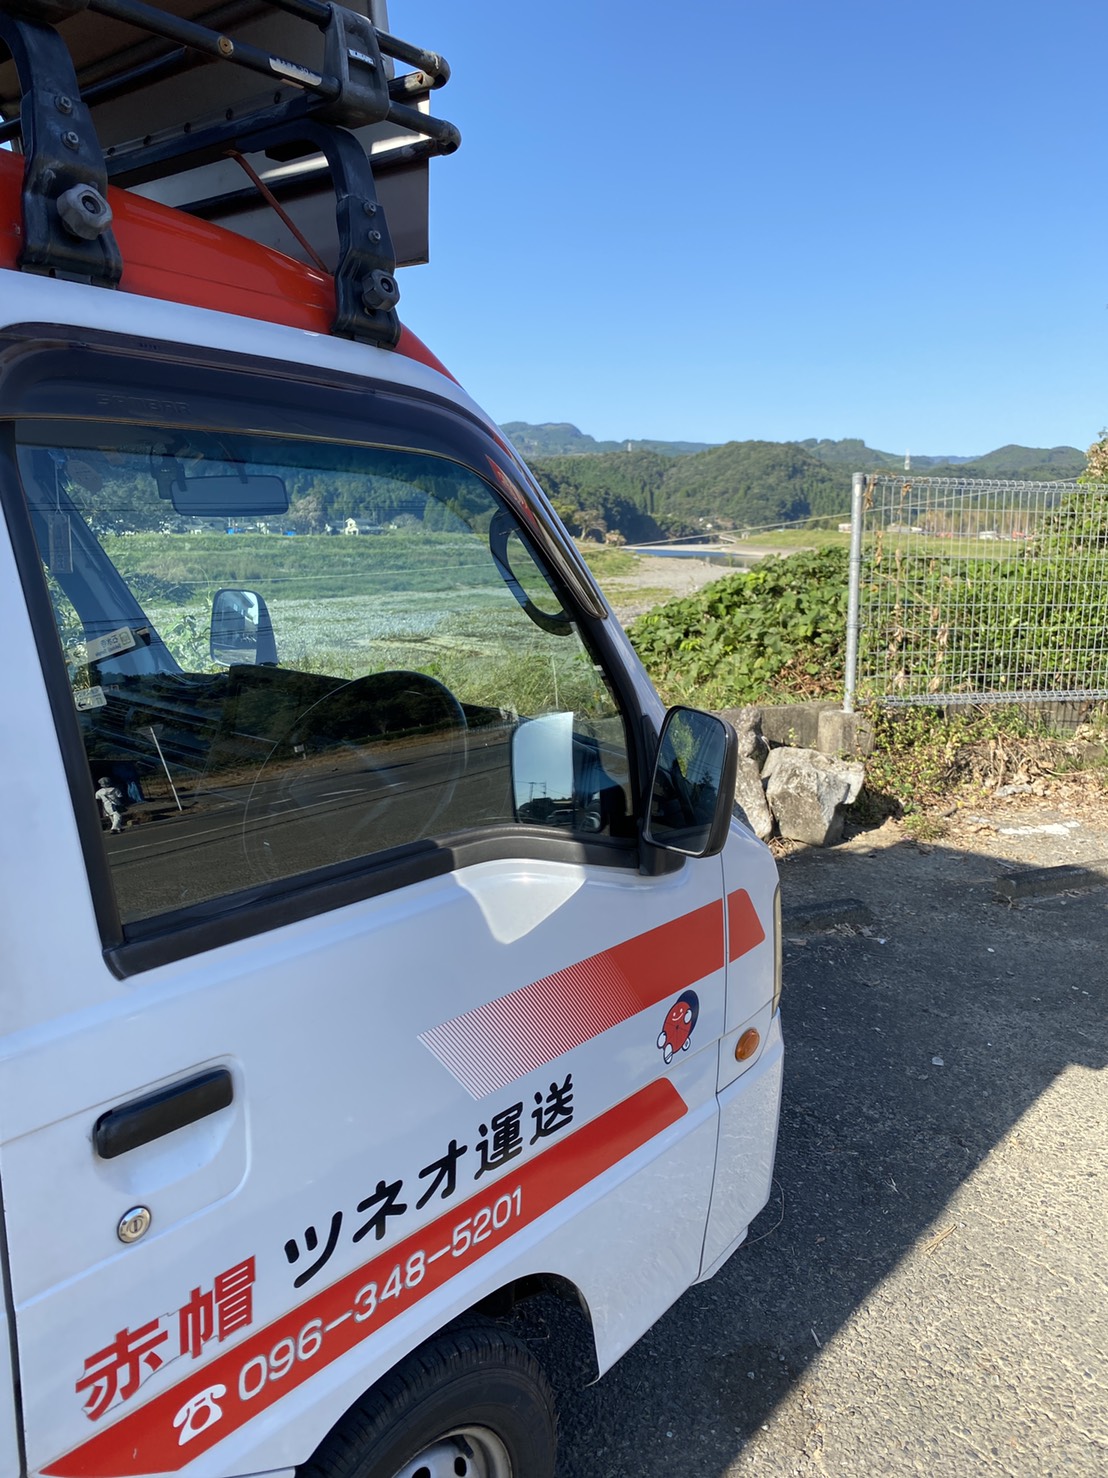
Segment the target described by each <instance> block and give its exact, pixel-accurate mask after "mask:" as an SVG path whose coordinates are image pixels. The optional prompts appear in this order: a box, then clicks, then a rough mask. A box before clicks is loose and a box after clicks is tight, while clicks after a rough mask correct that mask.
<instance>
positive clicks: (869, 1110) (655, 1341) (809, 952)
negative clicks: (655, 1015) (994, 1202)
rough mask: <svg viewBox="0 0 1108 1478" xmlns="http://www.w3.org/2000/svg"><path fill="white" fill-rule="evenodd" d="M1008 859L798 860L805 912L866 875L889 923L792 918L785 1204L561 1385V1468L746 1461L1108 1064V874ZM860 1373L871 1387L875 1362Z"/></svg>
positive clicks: (690, 1474) (796, 895)
mask: <svg viewBox="0 0 1108 1478" xmlns="http://www.w3.org/2000/svg"><path fill="white" fill-rule="evenodd" d="M1006 870H1007V868H1006V865H1005V864H1003V863H1001V862H1000V861H998V860H997V859H996V858H990V857H988V856H982V855H980V854H974V853H966V852H960V851H957V850H954V849H953V848H949V847H944V848H934V849H931V850H929V851H927V852H925V851H924V850H923V849H918V848H917V847H916V846H915V845H913V844H911V843H908V842H902V843H898V844H897V845H895V846H891V847H888V848H885V849H883V850H880V851H878V852H876V853H874V854H871V855H868V856H867V855H864V854H863V853H859V852H853V853H839V854H831V853H823V854H818V853H805V854H800V855H799V856H798V857H796V858H792V859H788V860H786V861H785V863H784V864H783V866H782V895H783V900H784V904H785V909H786V912H788V910H789V909H790V907H796V906H797V905H806V904H813V903H816V902H819V901H821V900H824V899H827V898H831V897H843V896H846V895H849V896H851V897H853V898H857V899H860V900H861V901H862V902H863V903H864V904H866V905H867V906H868V907H869V909H870V910H872V913H873V916H874V924H873V926H872V927H871V928H870V929H869V931H868V932H863V931H862V930H860V929H858V928H857V927H856V926H855V928H854V929H853V931H851V929H850V928H849V926H846V927H844V928H842V929H840V930H838V931H832V932H830V933H822V934H812V935H808V936H795V935H794V936H790V929H789V925H788V922H787V921H786V928H785V934H786V940H787V943H786V952H785V995H784V1006H783V1018H784V1027H785V1039H786V1076H785V1097H784V1105H783V1110H782V1121H781V1134H780V1143H779V1148H778V1160H777V1171H776V1180H775V1184H774V1189H773V1195H772V1199H771V1201H770V1204H769V1205H768V1207H767V1208H766V1210H765V1211H764V1212H763V1213H762V1215H761V1216H760V1217H759V1218H758V1220H757V1221H756V1222H755V1224H754V1225H753V1227H752V1228H751V1234H750V1238H749V1240H748V1243H747V1245H746V1246H745V1247H744V1248H742V1249H741V1250H740V1251H739V1252H737V1253H736V1254H735V1256H734V1257H733V1258H732V1259H731V1261H730V1262H729V1263H728V1264H727V1265H726V1266H725V1268H724V1269H723V1270H722V1272H721V1273H720V1274H718V1275H717V1277H716V1278H715V1279H714V1280H713V1281H712V1282H711V1283H708V1284H705V1285H703V1286H701V1287H698V1288H695V1289H693V1290H691V1291H690V1292H689V1293H688V1294H686V1295H685V1297H684V1298H682V1299H681V1300H680V1301H679V1302H678V1304H677V1305H675V1307H674V1308H673V1309H671V1310H670V1311H669V1313H668V1314H667V1315H666V1316H665V1317H664V1318H663V1319H662V1320H661V1322H660V1323H659V1324H658V1325H657V1326H655V1328H654V1329H653V1330H652V1331H651V1332H650V1333H649V1334H648V1335H647V1336H646V1337H645V1338H644V1339H643V1340H642V1341H641V1342H640V1343H639V1344H638V1345H637V1346H635V1347H634V1348H633V1349H632V1350H631V1351H630V1352H629V1353H628V1354H627V1355H626V1356H625V1357H624V1358H623V1359H622V1360H621V1361H620V1362H619V1363H618V1364H617V1365H616V1366H615V1367H614V1369H613V1370H611V1371H610V1372H609V1373H608V1374H607V1375H606V1376H605V1377H604V1379H603V1380H602V1381H601V1382H600V1383H599V1384H598V1385H594V1386H591V1387H588V1388H586V1389H585V1390H570V1391H566V1392H565V1393H564V1394H563V1395H562V1412H563V1418H562V1437H561V1458H560V1462H559V1468H558V1474H559V1478H655V1475H656V1478H663V1475H664V1478H709V1475H718V1474H720V1473H723V1472H725V1471H726V1470H727V1468H728V1466H729V1464H731V1463H732V1462H734V1460H735V1459H736V1457H737V1456H738V1455H739V1454H740V1453H741V1452H743V1450H744V1449H745V1448H747V1447H748V1446H749V1445H750V1444H752V1443H756V1441H757V1435H758V1433H759V1431H760V1429H761V1426H762V1424H763V1423H764V1422H766V1421H767V1420H768V1417H769V1415H770V1414H771V1413H772V1412H773V1411H774V1409H775V1408H776V1407H777V1405H778V1404H779V1403H780V1402H781V1401H782V1398H784V1397H785V1396H786V1395H789V1394H790V1393H791V1392H792V1391H793V1388H794V1387H795V1386H796V1385H797V1383H798V1382H800V1383H802V1377H803V1376H804V1374H805V1371H806V1370H807V1368H808V1366H809V1365H810V1363H811V1362H812V1360H813V1358H815V1357H816V1356H817V1355H818V1354H819V1350H820V1348H821V1347H822V1346H825V1345H826V1344H827V1342H828V1341H829V1340H831V1339H832V1338H833V1337H834V1336H835V1334H836V1331H838V1330H839V1329H840V1328H841V1327H842V1326H843V1324H844V1323H845V1322H846V1321H847V1320H849V1319H850V1318H851V1316H852V1314H853V1313H854V1312H855V1310H857V1309H858V1308H859V1306H860V1304H861V1303H862V1302H863V1301H864V1300H866V1299H867V1297H868V1296H869V1295H870V1294H871V1293H873V1291H874V1289H875V1286H876V1285H877V1284H878V1283H880V1281H881V1280H882V1279H883V1278H885V1277H886V1275H887V1274H889V1273H890V1272H891V1271H892V1270H893V1269H894V1268H895V1267H896V1266H897V1264H898V1262H899V1261H900V1259H901V1258H903V1257H904V1255H905V1253H906V1252H908V1251H909V1249H912V1248H913V1247H916V1246H917V1245H918V1244H919V1243H920V1241H921V1239H923V1238H926V1237H927V1236H929V1235H930V1234H931V1233H932V1232H933V1230H934V1224H935V1223H936V1220H937V1219H938V1218H940V1217H941V1216H942V1213H943V1210H944V1206H945V1205H946V1203H947V1201H948V1200H949V1198H950V1197H951V1196H952V1194H953V1193H954V1192H955V1191H956V1190H957V1189H958V1187H959V1186H960V1185H961V1184H962V1183H963V1182H964V1181H965V1179H966V1178H967V1177H968V1176H969V1175H970V1174H971V1173H972V1172H973V1171H974V1170H975V1169H976V1168H977V1167H978V1166H979V1165H980V1164H981V1162H982V1161H983V1160H984V1159H985V1157H986V1156H988V1155H989V1153H990V1151H991V1150H992V1149H993V1148H994V1146H996V1145H997V1143H998V1142H999V1141H1000V1140H1001V1139H1002V1138H1003V1137H1004V1136H1005V1135H1006V1134H1007V1133H1008V1131H1009V1130H1010V1129H1011V1128H1012V1126H1013V1125H1014V1124H1015V1123H1016V1121H1017V1120H1019V1118H1020V1117H1021V1115H1023V1114H1024V1112H1025V1111H1026V1110H1027V1109H1028V1108H1029V1107H1030V1106H1031V1105H1032V1104H1033V1103H1034V1102H1035V1100H1036V1099H1037V1098H1038V1097H1039V1095H1041V1094H1042V1093H1043V1092H1044V1090H1045V1089H1047V1088H1048V1087H1049V1086H1050V1084H1051V1083H1053V1082H1054V1080H1055V1079H1056V1078H1057V1077H1058V1075H1059V1074H1061V1073H1062V1072H1063V1071H1064V1070H1065V1069H1066V1068H1067V1067H1069V1066H1070V1065H1071V1064H1080V1065H1083V1066H1084V1067H1087V1068H1103V1067H1104V1066H1105V1064H1106V1061H1108V1034H1106V1030H1105V1015H1104V1006H1105V1000H1104V997H1105V976H1106V974H1108V970H1106V968H1105V964H1104V961H1105V959H1106V958H1108V890H1105V889H1103V888H1102V889H1099V890H1093V891H1089V892H1084V893H1071V894H1069V895H1066V896H1060V895H1059V896H1045V897H1039V898H1034V899H1028V900H1026V901H1023V902H1020V903H1018V904H1017V905H1016V906H1011V905H1009V904H1005V903H1002V902H999V901H998V900H997V896H996V886H995V885H996V880H997V879H998V877H999V876H1001V875H1002V874H1003V873H1004V872H1005V871H1006ZM935 1058H940V1059H942V1066H938V1065H936V1064H935V1063H934V1062H933V1059H935ZM1090 1128H1091V1129H1092V1128H1093V1126H1090ZM1095 1214H1097V1213H1095V1212H1093V1211H1092V1210H1090V1215H1095ZM963 1296H964V1295H963ZM547 1317H549V1318H550V1319H551V1320H554V1319H556V1318H558V1315H557V1314H556V1313H555V1312H553V1311H550V1313H549V1314H548V1316H547ZM858 1386H859V1389H858V1390H857V1397H856V1399H857V1401H858V1402H859V1403H862V1404H864V1403H865V1402H866V1399H867V1391H866V1389H865V1388H864V1386H865V1382H864V1371H863V1370H862V1369H860V1370H859V1380H858ZM793 1404H796V1405H797V1406H798V1408H799V1409H798V1412H797V1420H798V1421H803V1420H805V1414H804V1410H803V1406H804V1403H803V1401H799V1402H797V1403H793ZM812 1419H813V1420H814V1417H813V1418H812ZM797 1440H798V1443H799V1441H800V1434H799V1433H798V1438H797Z"/></svg>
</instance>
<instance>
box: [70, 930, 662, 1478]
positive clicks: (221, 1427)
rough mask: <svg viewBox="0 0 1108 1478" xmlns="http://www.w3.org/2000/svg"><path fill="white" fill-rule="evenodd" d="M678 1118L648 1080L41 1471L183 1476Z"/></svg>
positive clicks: (85, 1477) (118, 1477)
mask: <svg viewBox="0 0 1108 1478" xmlns="http://www.w3.org/2000/svg"><path fill="white" fill-rule="evenodd" d="M647 937H649V936H647ZM685 1112H686V1105H685V1102H684V1100H683V1099H682V1098H681V1096H680V1094H679V1093H678V1092H677V1090H676V1089H675V1088H674V1086H673V1084H672V1083H671V1082H670V1081H669V1079H668V1078H659V1079H657V1080H656V1081H655V1082H653V1083H650V1084H648V1085H647V1086H646V1087H645V1088H642V1089H640V1091H639V1092H638V1093H635V1094H633V1095H632V1097H630V1098H628V1099H626V1100H624V1102H623V1103H619V1104H617V1105H616V1106H615V1108H612V1109H609V1110H608V1112H607V1113H605V1114H602V1115H601V1116H600V1118H598V1119H594V1120H593V1122H592V1123H591V1124H585V1125H583V1126H582V1127H581V1128H580V1129H577V1130H575V1131H574V1132H573V1133H572V1134H569V1135H567V1136H566V1138H565V1139H563V1140H561V1141H560V1142H558V1143H556V1144H554V1145H552V1146H551V1148H550V1149H548V1150H545V1151H544V1152H543V1153H542V1154H540V1155H536V1156H535V1157H534V1158H533V1159H531V1160H528V1161H527V1162H526V1163H525V1164H523V1165H521V1166H520V1168H519V1169H518V1170H516V1171H514V1172H511V1173H509V1174H507V1175H504V1176H502V1177H501V1178H500V1179H499V1180H497V1181H496V1182H495V1183H493V1184H492V1185H490V1186H487V1187H486V1188H485V1189H484V1190H482V1191H480V1192H479V1193H478V1194H477V1195H475V1196H471V1197H470V1198H469V1199H468V1200H467V1201H463V1202H461V1203H459V1204H458V1205H457V1206H455V1207H454V1208H453V1209H452V1210H451V1211H448V1212H447V1213H446V1214H445V1215H444V1216H440V1217H439V1218H438V1220H437V1221H434V1222H432V1223H431V1224H430V1225H429V1226H426V1227H423V1228H422V1229H421V1230H420V1231H418V1232H413V1233H412V1235H411V1236H409V1237H405V1238H404V1240H403V1241H402V1242H398V1243H397V1244H396V1245H395V1246H393V1247H391V1248H390V1249H389V1251H388V1252H386V1253H383V1254H381V1255H380V1256H379V1257H375V1258H373V1259H372V1261H370V1262H367V1263H365V1264H364V1265H363V1266H362V1267H360V1268H356V1269H355V1270H354V1271H353V1272H351V1273H348V1274H347V1275H346V1276H345V1277H344V1278H340V1279H339V1281H338V1282H337V1283H332V1284H331V1286H330V1287H329V1288H325V1289H323V1290H321V1292H319V1293H317V1294H316V1295H315V1297H314V1298H310V1299H308V1300H307V1302H305V1303H302V1304H300V1305H299V1306H298V1307H297V1308H295V1309H293V1310H291V1311H290V1312H289V1313H287V1314H284V1315H282V1316H281V1318H279V1319H277V1320H275V1321H274V1322H273V1323H272V1324H270V1325H268V1326H267V1327H266V1328H265V1329H262V1330H259V1331H257V1332H256V1333H255V1334H252V1335H251V1336H250V1337H249V1338H247V1339H244V1340H243V1341H242V1342H241V1343H240V1344H238V1345H236V1346H235V1348H234V1349H232V1350H228V1351H227V1353H226V1354H223V1355H220V1356H219V1357H218V1358H217V1359H214V1360H211V1361H209V1362H208V1363H207V1364H205V1365H202V1366H199V1367H197V1368H195V1369H194V1370H193V1371H192V1372H191V1374H190V1375H189V1376H188V1378H187V1379H186V1380H182V1381H178V1382H177V1384H176V1385H174V1386H172V1387H170V1389H169V1390H166V1391H163V1392H162V1393H161V1395H159V1396H155V1397H154V1398H153V1399H152V1400H151V1401H148V1402H147V1403H146V1405H145V1406H141V1407H138V1408H137V1409H135V1410H134V1411H130V1412H128V1413H127V1415H126V1416H123V1417H121V1418H120V1420H119V1421H117V1422H116V1423H115V1424H114V1426H111V1427H109V1428H107V1429H105V1430H104V1431H102V1432H98V1433H97V1434H96V1436H95V1437H92V1438H91V1439H90V1440H89V1441H88V1442H83V1443H82V1444H81V1445H80V1446H79V1447H76V1448H74V1449H73V1451H72V1452H70V1453H68V1454H67V1455H66V1456H65V1457H62V1458H59V1459H58V1461H57V1462H55V1463H52V1464H51V1465H50V1466H49V1467H48V1468H45V1469H43V1472H44V1473H46V1474H49V1475H51V1478H131V1475H134V1474H144V1473H176V1472H178V1471H179V1470H180V1469H181V1468H183V1467H184V1466H185V1464H186V1463H189V1462H191V1461H192V1459H193V1458H196V1457H199V1456H200V1454H201V1453H203V1452H207V1451H208V1449H209V1448H211V1447H214V1446H215V1444H216V1443H217V1442H219V1441H220V1440H221V1439H222V1438H224V1437H226V1436H228V1435H229V1433H231V1432H233V1431H235V1430H236V1429H237V1428H239V1427H241V1426H243V1425H244V1424H245V1423H246V1422H248V1421H249V1420H250V1419H251V1418H252V1417H255V1416H257V1415H258V1414H259V1413H260V1412H262V1411H264V1410H265V1409H266V1408H267V1407H268V1406H271V1405H272V1404H273V1403H274V1402H275V1401H279V1400H280V1398H281V1397H282V1396H283V1395H284V1394H285V1392H286V1391H290V1390H292V1389H293V1388H294V1387H296V1386H299V1385H301V1384H302V1383H303V1382H304V1381H306V1380H307V1379H308V1378H309V1377H310V1376H312V1375H314V1374H315V1372H316V1371H317V1370H321V1369H322V1368H323V1367H324V1366H325V1365H329V1364H330V1363H331V1361H332V1360H337V1359H338V1358H339V1357H340V1356H341V1355H345V1354H346V1353H347V1351H348V1350H352V1349H353V1348H354V1347H355V1345H358V1344H360V1343H361V1342H362V1340H364V1339H367V1338H368V1337H369V1336H370V1335H372V1334H373V1333H374V1331H375V1330H377V1329H380V1328H381V1326H382V1325H383V1324H386V1323H388V1321H389V1320H390V1319H394V1318H395V1317H396V1316H397V1314H401V1313H403V1312H404V1311H405V1310H406V1309H409V1308H411V1307H412V1306H413V1304H415V1303H418V1301H419V1300H420V1299H421V1298H424V1297H426V1295H427V1294H428V1293H431V1292H433V1291H434V1290H435V1289H436V1288H440V1287H441V1286H442V1285H443V1284H444V1283H447V1282H449V1280H450V1279H451V1278H452V1277H453V1275H454V1274H455V1273H456V1272H457V1271H458V1270H459V1269H460V1268H464V1267H466V1266H468V1265H469V1264H470V1263H473V1262H476V1261H477V1260H478V1259H479V1258H481V1257H484V1255H485V1254H486V1253H487V1252H491V1251H492V1249H493V1248H494V1247H496V1246H498V1245H499V1244H500V1243H502V1242H505V1241H507V1239H508V1238H509V1237H511V1236H513V1235H514V1233H516V1232H518V1231H519V1230H520V1229H521V1228H522V1227H525V1226H527V1225H528V1224H529V1223H530V1222H533V1221H535V1220H536V1219H537V1218H538V1217H540V1216H542V1215H544V1214H545V1213H546V1212H547V1211H550V1210H551V1209H552V1208H553V1207H555V1206H557V1205H559V1204H560V1203H561V1202H562V1201H564V1200H565V1199H566V1198H567V1197H568V1196H571V1195H572V1194H573V1193H574V1192H575V1191H578V1190H580V1189H581V1187H582V1186H585V1185H587V1184H588V1183H589V1181H591V1180H595V1179H596V1177H597V1176H599V1175H602V1174H603V1173H604V1171H606V1170H610V1169H611V1168H612V1166H613V1165H616V1164H618V1163H619V1161H620V1160H623V1159H625V1158H626V1156H628V1155H629V1154H631V1153H632V1152H633V1151H634V1150H637V1149H639V1148H640V1147H641V1146H642V1145H644V1144H646V1143H647V1141H648V1140H650V1139H653V1138H654V1136H655V1135H656V1134H660V1133H661V1132H662V1130H663V1129H667V1128H669V1126H670V1125H671V1124H676V1123H677V1121H678V1120H679V1119H680V1118H682V1116H683V1115H684V1114H685ZM190 1406H191V1408H192V1411H193V1415H192V1417H190V1416H189V1415H188V1412H189V1409H190ZM214 1413H218V1415H215V1414H214ZM204 1423H206V1425H204ZM190 1428H195V1430H190Z"/></svg>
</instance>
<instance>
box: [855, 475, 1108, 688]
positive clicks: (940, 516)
mask: <svg viewBox="0 0 1108 1478" xmlns="http://www.w3.org/2000/svg"><path fill="white" fill-rule="evenodd" d="M850 570H851V582H850V608H849V610H850V614H849V621H848V642H847V683H846V704H845V706H846V707H847V708H848V709H851V708H853V706H854V701H855V696H856V694H857V695H859V696H862V697H872V698H876V699H878V700H879V701H880V702H882V703H884V704H888V705H893V704H922V703H941V704H959V703H1011V702H1019V703H1025V702H1040V701H1081V700H1095V699H1104V698H1108V486H1083V485H1079V484H1077V483H1073V482H1008V481H995V482H994V481H989V482H984V481H976V480H975V481H970V480H969V479H960V478H938V477H914V476H911V475H910V474H907V473H905V474H901V475H889V474H880V475H876V476H872V477H862V476H860V475H858V476H856V477H855V479H854V498H853V510H852V520H851V562H850Z"/></svg>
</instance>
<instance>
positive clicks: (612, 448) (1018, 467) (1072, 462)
mask: <svg viewBox="0 0 1108 1478" xmlns="http://www.w3.org/2000/svg"><path fill="white" fill-rule="evenodd" d="M503 429H504V431H505V432H506V433H507V435H508V436H509V437H510V438H511V439H512V441H513V442H514V443H515V446H516V447H517V448H518V450H519V452H520V454H521V455H522V456H523V457H525V458H526V459H527V460H528V461H529V460H530V459H531V458H532V457H540V458H541V457H581V456H589V457H596V456H603V455H605V454H609V453H623V454H625V455H626V454H627V453H628V452H629V451H630V452H632V453H634V452H653V453H655V454H657V455H659V456H662V457H668V458H674V457H682V458H684V457H693V456H696V455H697V454H699V453H701V452H708V451H717V452H718V451H721V450H723V448H722V447H721V446H720V445H718V444H715V443H712V442H705V441H644V440H635V439H631V440H628V441H597V440H596V438H595V437H593V436H589V435H588V434H587V433H586V432H583V431H579V430H578V428H577V427H576V426H574V425H571V424H570V422H568V421H548V422H544V423H543V425H541V426H535V425H532V424H531V423H530V422H528V421H507V422H505V423H504V428H503ZM726 446H747V447H753V446H762V447H769V446H779V447H785V446H794V447H798V448H800V450H801V451H802V452H804V453H805V454H806V455H807V456H809V457H811V458H813V459H814V460H815V461H817V462H822V463H823V464H824V466H826V467H834V468H837V469H841V470H842V471H844V472H847V473H851V472H879V471H883V470H884V469H885V468H888V469H889V471H890V472H899V471H900V470H901V469H902V468H903V466H904V454H903V453H901V452H882V451H878V450H877V449H876V448H875V447H869V446H867V445H866V444H865V442H864V441H862V440H861V438H860V437H843V438H842V439H841V440H839V441H832V440H830V439H829V438H827V437H822V438H817V437H814V436H810V437H808V438H806V439H805V440H804V441H796V442H727V443H726ZM911 462H912V469H911V470H912V471H913V472H915V473H917V474H919V473H923V474H925V475H927V476H931V477H935V476H939V477H942V476H946V477H1014V478H1021V477H1022V478H1028V479H1030V480H1032V481H1049V480H1050V479H1052V478H1071V477H1079V476H1080V475H1081V473H1082V472H1084V470H1085V454H1084V453H1083V452H1080V451H1078V449H1077V448H1076V447H1072V446H1056V447H1028V446H1016V445H1011V446H1002V447H1000V448H998V449H997V450H996V451H995V452H986V453H985V454H984V455H983V456H977V457H956V456H934V455H924V454H922V453H918V452H913V453H912V454H911Z"/></svg>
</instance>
